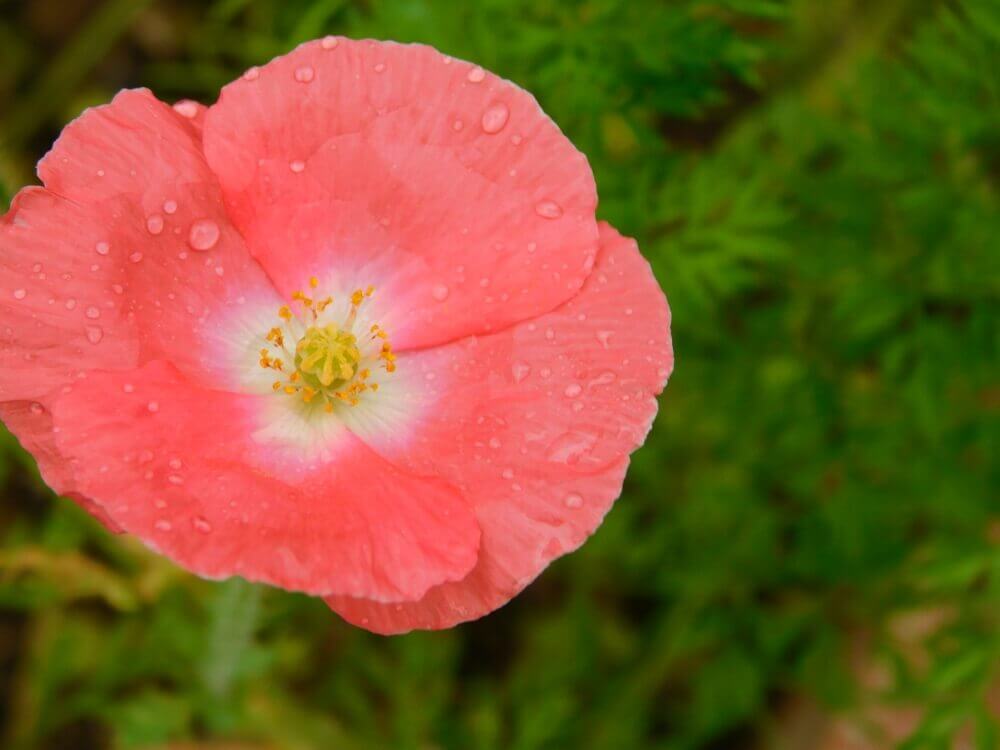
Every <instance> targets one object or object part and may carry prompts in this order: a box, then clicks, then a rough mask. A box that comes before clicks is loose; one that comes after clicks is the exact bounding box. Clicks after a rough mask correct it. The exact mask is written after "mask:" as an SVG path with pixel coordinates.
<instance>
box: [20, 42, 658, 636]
mask: <svg viewBox="0 0 1000 750" xmlns="http://www.w3.org/2000/svg"><path fill="white" fill-rule="evenodd" d="M38 174H39V177H40V178H41V180H42V182H43V183H44V187H42V188H39V187H28V188H25V189H24V190H22V191H21V192H20V193H19V194H18V195H17V197H16V198H15V199H14V201H13V205H12V206H11V209H10V212H9V213H8V214H7V215H6V216H5V217H4V219H3V221H2V224H0V339H2V344H3V347H2V352H0V418H2V419H3V421H4V422H5V423H6V424H7V426H8V427H9V428H10V429H11V430H12V431H13V432H14V433H15V434H16V435H17V436H18V437H19V439H20V440H21V442H22V443H23V445H24V446H25V447H26V448H27V449H28V450H29V451H30V452H31V453H32V454H34V456H35V457H36V458H37V460H38V463H39V467H40V470H41V472H42V475H43V477H44V478H45V480H46V482H47V483H48V484H49V485H51V486H52V488H53V489H54V490H55V491H56V492H59V493H61V494H63V495H66V496H68V497H70V498H72V499H73V500H75V501H76V502H78V503H80V504H81V505H83V506H84V507H85V508H86V509H87V510H89V511H90V512H91V513H93V514H94V515H95V516H97V517H98V518H99V519H101V520H102V521H103V522H104V523H105V524H106V525H107V526H108V527H109V528H111V529H112V530H115V531H123V532H127V533H130V534H134V535H136V536H137V537H139V538H140V539H141V540H142V541H143V542H145V543H146V544H147V545H149V546H150V547H152V548H153V549H155V550H158V551H160V552H162V553H163V554H164V555H167V556H168V557H170V558H171V559H173V560H175V561H176V562H177V563H179V564H180V565H183V566H184V567H185V568H187V569H189V570H191V571H193V572H195V573H197V574H199V575H202V576H206V577H212V578H214V577H225V576H232V575H240V576H243V577H245V578H247V579H250V580H254V581H263V582H267V583H270V584H273V585H275V586H281V587H284V588H287V589H292V590H296V591H302V592H306V593H309V594H313V595H317V596H323V597H325V598H326V601H327V602H328V603H329V606H330V607H332V608H333V609H334V610H336V611H337V612H338V613H340V614H341V615H342V616H343V617H344V618H346V619H347V620H349V621H350V622H353V623H356V624H358V625H361V626H363V627H366V628H368V629H370V630H373V631H376V632H380V633H398V632H403V631H407V630H410V629H413V628H442V627H448V626H450V625H453V624H455V623H457V622H461V621H464V620H469V619H473V618H476V617H479V616H481V615H483V614H485V613H487V612H490V611H492V610H493V609H496V608H497V607H499V606H501V605H503V604H504V603H505V602H507V601H508V600H509V599H510V598H511V597H513V596H514V595H516V594H517V593H518V592H519V591H520V590H521V589H523V588H524V587H525V586H526V585H527V584H528V583H530V582H531V581H532V580H533V579H534V578H535V577H536V576H537V575H538V574H539V573H540V572H541V571H542V569H544V568H545V567H546V565H548V563H549V562H551V561H552V560H553V559H554V558H556V557H558V556H560V555H562V554H564V553H566V552H568V551H570V550H573V549H575V548H576V547H578V546H579V545H580V544H581V543H582V542H583V541H584V540H585V539H586V538H587V536H588V535H589V534H591V533H592V532H593V531H594V530H595V528H596V527H597V526H598V525H599V524H600V523H601V520H602V519H603V517H604V515H605V513H607V511H608V510H609V508H610V507H611V505H612V503H613V502H614V500H615V499H616V498H617V497H618V495H619V494H620V492H621V488H622V482H623V479H624V476H625V471H626V468H627V466H628V462H629V454H630V453H631V452H632V451H633V450H635V449H636V448H637V447H638V446H639V445H640V444H641V443H642V442H643V440H644V439H645V436H646V434H647V433H648V431H649V429H650V426H651V424H652V421H653V417H654V415H655V412H656V406H657V405H656V400H655V397H656V395H657V394H658V393H659V392H660V391H661V390H662V388H663V385H664V384H665V382H666V379H667V376H668V375H669V373H670V370H671V367H672V364H673V356H672V351H671V345H670V337H669V323H670V316H669V312H668V309H667V304H666V299H665V298H664V296H663V293H662V292H661V291H660V289H659V287H658V286H657V284H656V281H655V280H654V278H653V275H652V273H651V272H650V268H649V265H648V264H647V263H646V261H645V260H643V258H642V256H641V255H640V254H639V251H638V248H637V247H636V244H635V242H634V241H632V240H629V239H625V238H623V237H621V236H620V235H618V233H617V232H615V230H614V229H612V228H611V227H610V226H608V225H606V224H599V223H598V222H597V221H596V220H595V216H594V211H595V207H596V205H597V196H596V191H595V186H594V181H593V176H592V174H591V171H590V168H589V167H588V165H587V160H586V159H585V158H584V156H583V155H582V154H580V153H579V152H578V151H576V149H574V147H573V146H572V144H571V143H570V142H569V141H568V140H567V139H566V138H565V136H563V134H562V133H561V132H560V131H559V129H558V128H557V127H556V125H555V124H554V123H553V122H552V121H551V120H550V119H549V118H548V117H546V115H545V114H544V113H543V112H542V110H541V109H540V108H539V106H538V104H537V103H536V102H535V100H534V99H533V98H532V97H531V96H530V95H529V94H527V93H526V92H524V91H523V90H521V89H519V88H518V87H517V86H514V85H513V84H511V83H509V82H507V81H504V80H501V79H500V78H497V77H495V76H493V75H491V74H489V73H487V72H485V71H484V70H483V69H482V68H479V67H476V66H473V65H470V64H468V63H464V62H461V61H459V60H454V59H452V58H449V57H446V56H444V55H441V54H440V53H438V52H436V51H435V50H433V49H431V48H429V47H425V46H420V45H399V44H392V43H380V42H373V41H351V40H347V39H338V38H334V37H327V38H326V39H323V40H321V41H316V42H311V43H308V44H305V45H303V46H301V47H299V48H298V49H296V50H295V51H294V52H292V53H290V54H288V55H286V56H284V57H280V58H278V59H276V60H273V61H272V62H270V63H269V64H267V65H265V66H263V67H261V68H251V69H250V70H248V71H247V72H246V73H245V74H244V75H243V76H242V78H241V79H239V80H237V81H235V82H233V83H231V84H229V85H228V86H226V87H225V88H224V89H223V91H222V93H221V96H220V98H219V101H218V102H217V103H216V104H215V105H213V106H211V107H207V108H206V107H204V106H202V105H200V104H196V103H194V102H190V101H184V102H180V103H178V104H175V105H174V106H173V107H170V106H168V105H166V104H163V103H162V102H160V101H158V100H157V99H156V98H155V97H154V96H153V95H152V94H151V93H150V92H149V91H146V90H135V91H123V92H121V93H120V94H119V95H118V96H116V97H115V99H114V101H112V102H111V103H110V104H108V105H106V106H102V107H97V108H95V109H91V110H88V111H87V112H85V113H84V114H83V115H81V116H80V117H79V118H78V119H77V120H75V121H74V122H72V123H71V124H70V125H68V126H67V127H66V129H65V130H64V131H63V133H62V135H61V136H60V138H59V140H58V141H57V142H56V144H55V146H54V147H53V148H52V150H51V151H50V152H49V153H48V154H47V155H46V156H45V158H44V159H42V161H41V162H40V164H39V165H38Z"/></svg>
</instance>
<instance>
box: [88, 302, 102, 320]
mask: <svg viewBox="0 0 1000 750" xmlns="http://www.w3.org/2000/svg"><path fill="white" fill-rule="evenodd" d="M85 315H86V316H87V317H88V318H90V319H91V320H97V319H98V318H99V317H101V311H100V310H98V309H97V308H96V307H94V306H93V305H91V306H90V307H88V308H87V312H86V313H85Z"/></svg>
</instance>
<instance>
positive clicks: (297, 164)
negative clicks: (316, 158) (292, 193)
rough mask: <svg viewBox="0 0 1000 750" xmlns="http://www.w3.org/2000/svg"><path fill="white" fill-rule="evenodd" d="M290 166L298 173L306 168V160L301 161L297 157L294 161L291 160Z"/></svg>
mask: <svg viewBox="0 0 1000 750" xmlns="http://www.w3.org/2000/svg"><path fill="white" fill-rule="evenodd" d="M288 168H289V169H290V170H292V171H293V172H295V174H298V173H299V172H301V171H303V170H304V169H305V168H306V163H305V162H304V161H299V160H298V159H296V160H295V161H293V162H289V164H288Z"/></svg>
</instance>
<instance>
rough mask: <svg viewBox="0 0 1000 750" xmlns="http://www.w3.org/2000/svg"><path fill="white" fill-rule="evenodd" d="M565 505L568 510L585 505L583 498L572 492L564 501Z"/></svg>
mask: <svg viewBox="0 0 1000 750" xmlns="http://www.w3.org/2000/svg"><path fill="white" fill-rule="evenodd" d="M563 504H565V506H566V507H567V508H579V507H581V506H582V505H583V498H582V497H580V496H579V495H577V494H576V493H575V492H571V493H569V494H568V495H566V497H565V498H564V499H563Z"/></svg>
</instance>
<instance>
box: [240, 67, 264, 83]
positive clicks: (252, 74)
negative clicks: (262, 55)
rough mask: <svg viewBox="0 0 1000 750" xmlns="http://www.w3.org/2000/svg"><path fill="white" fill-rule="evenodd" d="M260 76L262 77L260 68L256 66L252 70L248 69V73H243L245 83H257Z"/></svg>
mask: <svg viewBox="0 0 1000 750" xmlns="http://www.w3.org/2000/svg"><path fill="white" fill-rule="evenodd" d="M259 76H260V68H258V67H257V66H256V65H255V66H253V67H252V68H247V69H246V71H245V72H244V73H243V80H244V81H256V80H257V78H258V77H259Z"/></svg>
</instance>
